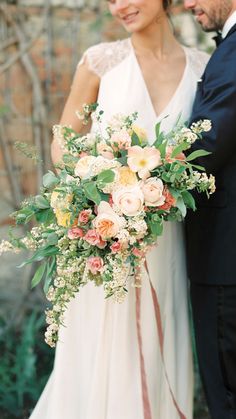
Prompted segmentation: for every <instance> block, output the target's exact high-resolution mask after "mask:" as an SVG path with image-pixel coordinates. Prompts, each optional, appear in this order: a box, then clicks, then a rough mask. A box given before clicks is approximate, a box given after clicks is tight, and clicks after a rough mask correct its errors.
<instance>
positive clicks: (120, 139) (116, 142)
mask: <svg viewBox="0 0 236 419" xmlns="http://www.w3.org/2000/svg"><path fill="white" fill-rule="evenodd" d="M110 142H111V146H112V148H113V149H114V150H117V149H118V150H127V149H128V148H129V147H130V146H131V137H130V135H129V133H128V132H127V131H126V130H125V129H122V130H121V131H119V132H115V133H114V134H112V136H111V138H110Z"/></svg>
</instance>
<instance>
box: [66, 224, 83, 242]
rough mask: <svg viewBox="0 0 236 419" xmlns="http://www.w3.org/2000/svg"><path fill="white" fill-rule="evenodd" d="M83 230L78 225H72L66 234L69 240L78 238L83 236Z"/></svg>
mask: <svg viewBox="0 0 236 419" xmlns="http://www.w3.org/2000/svg"><path fill="white" fill-rule="evenodd" d="M83 235H84V232H83V230H82V228H79V227H72V228H70V229H69V230H68V233H67V236H68V237H69V239H70V240H74V239H78V238H80V237H83Z"/></svg>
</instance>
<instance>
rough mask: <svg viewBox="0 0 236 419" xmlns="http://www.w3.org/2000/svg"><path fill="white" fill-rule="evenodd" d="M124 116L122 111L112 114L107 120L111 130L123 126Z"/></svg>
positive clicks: (116, 129)
mask: <svg viewBox="0 0 236 419" xmlns="http://www.w3.org/2000/svg"><path fill="white" fill-rule="evenodd" d="M126 118H127V117H126V116H125V115H123V114H122V113H117V114H116V115H113V116H112V118H111V119H110V120H109V121H108V128H109V129H110V130H111V131H120V130H121V129H122V128H123V127H124V126H125V120H126Z"/></svg>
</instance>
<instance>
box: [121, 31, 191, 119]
mask: <svg viewBox="0 0 236 419" xmlns="http://www.w3.org/2000/svg"><path fill="white" fill-rule="evenodd" d="M128 39H129V44H130V48H131V52H132V55H133V58H134V62H135V65H136V67H137V69H138V72H139V75H140V77H141V80H142V83H143V86H144V89H145V93H146V96H147V98H148V101H149V103H150V108H151V109H152V112H153V114H154V116H155V119H156V120H157V121H160V120H161V119H163V118H165V117H166V116H168V109H169V108H170V107H171V105H172V103H173V102H174V100H175V98H176V96H177V94H178V92H179V90H180V89H181V87H182V84H183V82H184V80H185V76H186V73H187V70H188V66H189V61H188V54H187V48H185V47H184V46H182V49H183V51H184V54H185V68H184V71H183V74H182V77H181V79H180V81H179V83H178V85H177V87H176V89H175V91H174V93H173V95H172V97H171V98H170V100H169V102H168V103H167V105H166V106H165V107H164V109H163V110H162V111H161V112H160V113H159V114H158V113H157V112H156V109H155V108H154V105H153V102H152V99H151V96H150V93H149V90H148V87H147V84H146V81H145V79H144V75H143V72H142V69H141V66H140V64H139V62H138V58H137V56H136V52H135V49H134V46H133V44H132V40H131V38H128Z"/></svg>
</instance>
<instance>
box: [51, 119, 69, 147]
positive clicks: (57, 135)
mask: <svg viewBox="0 0 236 419" xmlns="http://www.w3.org/2000/svg"><path fill="white" fill-rule="evenodd" d="M65 128H71V127H67V126H65V125H59V124H57V125H53V127H52V134H53V140H54V141H56V142H57V143H58V144H59V146H60V148H61V149H62V151H64V152H65V151H67V148H66V146H65V138H64V129H65Z"/></svg>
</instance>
